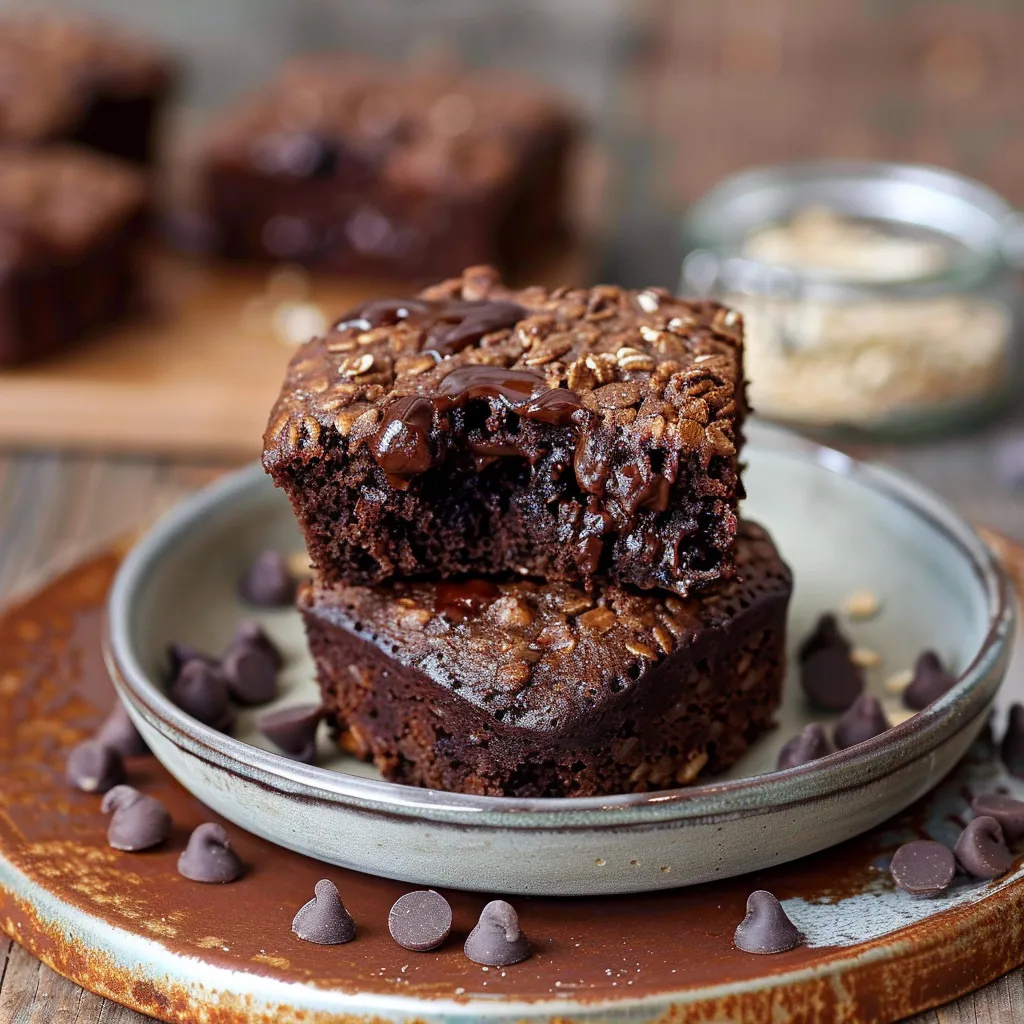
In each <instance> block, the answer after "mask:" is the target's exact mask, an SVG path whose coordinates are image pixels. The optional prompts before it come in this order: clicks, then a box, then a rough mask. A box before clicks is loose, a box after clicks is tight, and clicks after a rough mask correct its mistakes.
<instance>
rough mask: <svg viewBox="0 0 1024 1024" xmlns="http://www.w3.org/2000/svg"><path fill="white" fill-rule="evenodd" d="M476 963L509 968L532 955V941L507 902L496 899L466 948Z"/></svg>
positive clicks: (484, 911)
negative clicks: (521, 927) (520, 928)
mask: <svg viewBox="0 0 1024 1024" xmlns="http://www.w3.org/2000/svg"><path fill="white" fill-rule="evenodd" d="M463 950H464V952H465V954H466V956H468V957H469V959H470V960H472V961H473V963H476V964H484V965H485V966H486V967H509V966H511V965H512V964H517V963H519V962H520V961H522V960H525V959H526V958H527V957H528V956H529V955H530V940H529V939H528V938H527V937H526V936H525V935H524V934H523V933H522V932H521V931H520V930H519V917H518V916H517V914H516V912H515V910H514V909H513V908H512V906H511V905H510V904H508V903H506V902H505V901H504V900H492V901H491V902H490V903H488V904H487V906H486V907H484V909H483V910H482V911H481V912H480V920H479V921H478V922H477V924H476V927H475V928H474V929H473V930H472V931H471V932H470V933H469V936H468V938H467V939H466V945H465V946H464V947H463Z"/></svg>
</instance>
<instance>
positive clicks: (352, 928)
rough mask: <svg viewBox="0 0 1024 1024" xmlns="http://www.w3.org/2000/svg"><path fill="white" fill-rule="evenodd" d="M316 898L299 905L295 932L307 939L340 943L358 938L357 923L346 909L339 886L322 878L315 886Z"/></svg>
mask: <svg viewBox="0 0 1024 1024" xmlns="http://www.w3.org/2000/svg"><path fill="white" fill-rule="evenodd" d="M313 893H314V896H313V898H312V899H311V900H310V901H309V902H308V903H306V904H304V905H303V906H301V907H300V908H299V912H298V913H297V914H296V915H295V917H294V918H293V919H292V931H293V932H295V934H296V935H298V937H299V938H300V939H303V940H305V941H306V942H316V943H319V944H320V945H321V946H340V945H341V944H342V943H343V942H351V941H352V940H353V939H354V938H355V937H356V923H355V921H353V920H352V915H351V914H350V913H349V912H348V911H347V910H346V909H345V904H344V903H342V902H341V897H340V896H339V895H338V888H337V886H336V885H335V884H334V883H333V882H332V881H331V880H330V879H328V878H321V879H320V881H319V882H317V883H316V885H315V886H314V887H313Z"/></svg>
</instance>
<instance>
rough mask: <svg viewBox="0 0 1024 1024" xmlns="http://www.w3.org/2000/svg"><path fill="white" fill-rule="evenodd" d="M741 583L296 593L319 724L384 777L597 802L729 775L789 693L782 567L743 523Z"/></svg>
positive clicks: (472, 584) (485, 584) (419, 586)
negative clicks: (696, 590) (321, 712)
mask: <svg viewBox="0 0 1024 1024" xmlns="http://www.w3.org/2000/svg"><path fill="white" fill-rule="evenodd" d="M737 565H738V567H739V577H740V578H738V579H735V580H732V581H729V582H727V583H723V584H721V585H719V586H718V587H717V588H716V589H715V590H713V591H711V592H707V593H704V594H701V595H699V596H692V597H689V598H679V597H676V596H675V595H671V594H661V593H657V592H652V591H633V590H628V589H625V588H623V587H620V586H616V585H612V584H607V583H606V584H599V585H598V586H597V587H596V589H595V590H594V592H593V593H591V594H587V593H585V592H584V591H583V590H582V589H579V588H577V587H574V586H572V585H571V584H568V583H547V584H545V583H537V582H533V581H530V580H524V579H516V580H510V581H507V582H490V581H485V580H479V579H477V580H471V581H467V582H461V583H450V582H444V583H430V582H417V581H395V582H392V583H389V584H387V585H381V586H376V587H355V586H339V585H329V586H328V585H323V584H320V583H311V584H307V585H306V586H305V587H304V588H303V589H302V591H301V592H300V594H299V609H300V611H301V612H302V614H303V617H304V619H305V623H306V630H307V633H308V636H309V642H310V647H311V649H312V652H313V657H314V659H315V661H316V666H317V676H318V681H319V684H320V689H321V693H322V697H323V703H324V706H325V709H326V714H327V718H328V720H329V721H330V722H331V724H332V726H333V728H334V729H335V730H336V731H337V735H338V741H339V743H340V745H341V746H342V747H343V748H344V749H346V750H348V751H349V752H351V753H353V754H355V755H356V756H358V757H361V758H364V759H366V760H372V761H373V762H374V764H376V765H377V767H378V768H379V769H380V770H381V772H382V773H383V774H384V775H385V777H386V778H388V779H390V780H392V781H394V782H403V783H408V784H411V785H417V786H429V787H431V788H434V789H442V790H450V791H460V792H466V793H480V794H488V795H494V796H521V797H526V796H593V795H598V794H608V793H625V792H642V791H644V790H649V789H665V788H670V787H673V786H678V785H685V784H687V783H690V782H693V781H694V779H695V778H696V777H697V776H698V774H700V773H701V772H703V771H707V772H717V771H721V770H723V769H725V768H728V767H729V766H730V765H731V764H732V763H733V762H734V761H735V760H736V759H737V758H738V757H739V756H740V755H741V754H742V753H743V752H744V751H745V750H746V749H747V747H748V746H749V745H750V743H751V742H753V740H755V739H756V738H757V737H758V736H759V735H761V733H762V732H764V731H765V730H766V729H767V728H768V727H769V726H770V725H771V720H772V715H773V713H774V711H775V709H776V708H777V707H778V704H779V700H780V697H781V693H782V680H783V675H784V671H785V631H786V612H787V607H788V604H789V598H790V594H791V591H792V578H791V575H790V572H789V569H788V568H787V566H786V564H785V563H784V562H783V561H782V559H781V558H780V556H779V554H778V552H777V551H776V549H775V547H774V545H773V544H772V541H771V538H770V537H769V536H768V534H767V532H766V531H765V530H764V529H762V528H761V527H760V526H757V525H756V524H753V523H743V524H742V525H741V528H740V532H739V537H738V544H737Z"/></svg>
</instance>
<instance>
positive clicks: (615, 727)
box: [264, 267, 791, 796]
mask: <svg viewBox="0 0 1024 1024" xmlns="http://www.w3.org/2000/svg"><path fill="white" fill-rule="evenodd" d="M745 412H746V406H745V400H744V391H743V361H742V324H741V321H740V319H739V317H738V316H737V315H736V314H734V313H732V312H731V311H729V310H727V309H725V308H723V307H721V306H719V305H717V304H715V303H710V302H699V303H690V302H684V301H682V300H680V299H677V298H674V297H673V296H671V295H669V294H668V293H667V292H665V291H663V290H660V289H647V290H644V291H640V292H635V291H626V290H623V289H620V288H615V287H607V286H601V287H595V288H591V289H569V288H561V289H556V290H554V291H548V290H545V289H543V288H527V289H524V290H520V291H512V290H510V289H508V288H507V287H505V286H504V285H503V284H502V283H501V282H500V280H499V279H498V275H497V274H496V272H494V271H492V270H490V269H489V268H486V267H474V268H471V269H469V270H467V271H465V272H464V273H463V274H462V275H461V276H460V277H458V278H454V279H452V280H449V281H446V282H444V283H443V284H440V285H437V286H435V287H432V288H429V289H427V290H425V291H423V292H422V293H420V295H418V296H417V297H415V298H409V299H386V300H377V301H374V302H370V303H367V304H365V305H363V306H361V307H359V308H357V309H354V310H351V311H350V312H349V313H347V314H345V315H344V316H343V317H342V318H341V320H340V321H339V322H338V323H337V324H336V325H335V327H334V328H333V329H332V330H331V331H330V332H329V333H328V334H327V335H326V336H325V337H323V338H318V339H314V340H313V341H311V342H309V343H308V344H307V345H306V346H305V347H304V348H303V349H301V350H300V351H299V352H298V353H297V355H296V356H295V358H294V359H293V361H292V363H291V366H290V368H289V371H288V376H287V379H286V381H285V384H284V387H283V389H282V393H281V396H280V398H279V399H278V402H277V405H276V406H275V408H274V410H273V413H272V414H271V419H270V424H269V426H268V429H267V433H266V436H265V443H264V465H265V467H266V469H267V471H268V472H269V473H270V474H271V475H272V476H273V478H274V480H275V482H276V483H277V484H278V485H279V486H280V487H282V488H283V489H284V490H285V491H286V492H287V494H288V496H289V498H290V499H291V502H292V505H293V507H294V510H295V513H296V515H297V517H298V519H299V522H300V524H301V526H302V529H303V531H304V534H305V537H306V543H307V547H308V550H309V554H310V557H311V560H312V563H313V565H314V569H315V578H314V580H313V582H312V583H311V584H310V585H308V586H307V587H305V588H304V589H303V590H302V591H301V593H300V595H299V607H300V610H301V611H302V613H303V615H304V617H305V621H306V627H307V631H308V635H309V640H310V644H311V647H312V650H313V654H314V657H315V659H316V663H317V671H318V678H319V683H320V687H321V691H322V693H323V699H324V704H325V709H326V713H327V715H328V718H329V720H330V721H331V722H332V724H333V726H334V727H335V729H336V730H337V733H338V736H339V741H340V743H341V744H342V746H343V747H345V748H346V749H348V750H350V751H352V752H353V753H355V754H357V755H359V756H361V757H365V758H367V759H371V760H373V761H374V763H375V764H376V765H377V766H378V767H379V768H380V769H381V771H382V772H383V773H384V774H385V775H386V777H388V778H389V779H392V780H395V781H399V782H406V783H411V784H415V785H422V786H430V787H435V788H440V789H447V790H459V791H464V792H473V793H481V794H492V795H510V796H564V795H574V796H576V795H578V796H584V795H593V794H603V793H615V792H630V791H642V790H645V789H657V788H666V787H672V786H675V785H680V784H685V783H688V782H691V781H692V780H693V779H694V778H695V777H696V776H697V775H698V773H699V772H701V771H702V770H709V771H718V770H721V769H724V768H726V767H728V766H729V765H730V764H731V763H732V762H734V761H735V760H736V758H737V757H739V756H740V754H742V753H743V751H744V750H745V749H746V747H747V746H748V745H749V744H750V742H752V741H753V740H754V739H755V738H756V737H757V736H758V735H759V734H760V733H761V732H763V731H764V729H765V728H767V727H768V726H769V725H770V722H771V716H772V714H773V712H774V710H775V708H776V707H777V705H778V701H779V697H780V692H781V684H782V675H783V661H784V634H785V616H786V609H787V604H788V600H789V596H790V589H791V581H790V576H789V571H788V569H787V568H786V566H785V565H784V563H783V562H782V561H781V559H780V557H779V555H778V553H777V552H776V550H775V548H774V546H773V545H772V542H771V539H770V538H769V537H768V535H767V534H766V533H765V531H764V530H763V529H761V528H760V527H758V526H756V525H754V524H752V523H744V522H741V521H739V520H738V519H737V513H736V509H737V502H738V500H739V498H740V497H741V496H742V484H741V481H740V462H739V460H740V450H741V446H742V442H743V436H742V426H743V418H744V414H745Z"/></svg>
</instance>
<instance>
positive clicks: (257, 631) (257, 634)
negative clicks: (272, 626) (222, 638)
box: [231, 619, 284, 668]
mask: <svg viewBox="0 0 1024 1024" xmlns="http://www.w3.org/2000/svg"><path fill="white" fill-rule="evenodd" d="M236 644H246V645H248V646H249V647H255V648H257V649H258V650H261V651H263V652H264V653H265V654H266V655H267V656H268V657H269V658H270V660H271V661H272V662H273V663H274V668H281V667H282V666H283V665H284V655H282V654H281V650H280V648H279V647H278V646H277V644H275V643H274V641H273V640H271V639H270V637H269V636H267V633H266V631H265V630H264V629H263V627H262V626H261V625H260V624H259V623H258V622H256V620H255V619H243V620H242V621H241V622H240V623H239V624H238V625H237V627H235V638H234V640H232V642H231V645H232V647H234V646H235V645H236Z"/></svg>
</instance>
